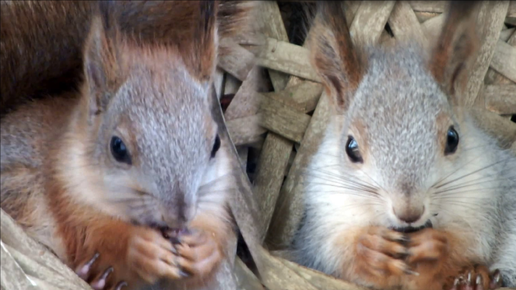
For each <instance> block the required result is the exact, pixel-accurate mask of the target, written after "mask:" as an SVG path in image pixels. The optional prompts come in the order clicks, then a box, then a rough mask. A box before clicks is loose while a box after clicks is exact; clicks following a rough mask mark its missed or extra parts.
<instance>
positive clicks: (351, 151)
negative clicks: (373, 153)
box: [346, 136, 364, 163]
mask: <svg viewBox="0 0 516 290" xmlns="http://www.w3.org/2000/svg"><path fill="white" fill-rule="evenodd" d="M346 154H348V157H349V159H350V160H351V162H353V163H358V162H360V163H362V162H364V160H362V155H361V154H360V150H359V148H358V143H357V141H356V140H355V138H353V137H352V136H349V137H348V142H347V143H346Z"/></svg>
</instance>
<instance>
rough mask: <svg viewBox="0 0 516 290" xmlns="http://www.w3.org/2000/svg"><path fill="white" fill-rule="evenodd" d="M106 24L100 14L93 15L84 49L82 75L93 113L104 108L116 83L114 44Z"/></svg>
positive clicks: (116, 63)
mask: <svg viewBox="0 0 516 290" xmlns="http://www.w3.org/2000/svg"><path fill="white" fill-rule="evenodd" d="M104 17H105V16H104ZM106 26H108V27H109V23H108V21H106V19H103V17H102V16H101V15H96V16H95V17H93V19H92V24H91V27H90V33H89V35H88V39H87V40H86V45H85V49H84V75H85V81H86V83H87V88H88V90H89V95H90V99H89V104H90V113H91V114H94V115H96V114H98V113H100V112H102V111H104V110H105V108H106V107H107V105H108V103H109V100H110V98H111V96H112V95H113V94H114V93H115V92H116V89H117V83H118V73H119V69H118V65H119V63H118V61H117V51H116V45H115V44H114V38H113V37H110V36H109V35H108V32H107V29H106Z"/></svg>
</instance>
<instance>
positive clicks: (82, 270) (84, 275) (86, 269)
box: [76, 253, 100, 280]
mask: <svg viewBox="0 0 516 290" xmlns="http://www.w3.org/2000/svg"><path fill="white" fill-rule="evenodd" d="M99 256H100V254H99V253H95V255H93V258H91V260H89V261H88V262H87V263H86V264H84V266H82V267H81V268H80V269H79V270H78V271H77V272H76V273H77V275H78V276H79V277H81V279H83V280H86V279H87V278H88V274H89V273H90V270H91V266H92V265H93V263H95V261H97V259H98V258H99Z"/></svg>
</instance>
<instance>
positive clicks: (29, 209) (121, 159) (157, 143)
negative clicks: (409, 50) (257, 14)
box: [0, 1, 234, 289]
mask: <svg viewBox="0 0 516 290" xmlns="http://www.w3.org/2000/svg"><path fill="white" fill-rule="evenodd" d="M30 3H31V4H30V5H36V6H38V5H39V4H37V3H35V2H30ZM64 3H66V2H64ZM2 5H13V7H11V8H13V9H14V7H16V5H20V4H16V3H10V4H5V3H4V2H2ZM66 5H68V4H66ZM119 5H121V6H119ZM123 5H124V4H115V3H109V2H101V3H100V5H99V6H100V9H98V11H99V12H92V13H93V14H92V15H94V16H92V17H91V21H88V22H89V23H90V24H91V25H90V29H89V33H88V35H87V37H86V40H85V41H82V42H84V49H83V55H82V57H81V58H80V59H82V60H83V63H82V64H81V65H80V66H81V67H82V68H83V70H84V72H83V75H84V81H83V82H82V84H81V86H80V88H79V90H78V92H69V93H67V94H66V95H63V96H58V97H57V96H56V97H51V98H46V99H43V100H39V101H34V102H31V103H28V104H25V105H21V106H19V107H18V108H17V109H16V110H14V111H12V112H10V113H9V114H7V115H6V116H5V117H4V118H3V119H2V126H1V130H0V133H1V163H0V171H1V207H2V209H3V210H5V211H6V212H7V213H8V214H10V215H11V216H12V217H13V218H14V219H15V220H16V221H17V222H18V223H19V224H20V225H22V226H23V227H24V229H25V230H26V231H27V233H28V234H29V235H31V236H32V237H34V238H35V239H37V240H38V241H40V242H41V243H43V244H44V245H46V246H47V247H49V248H50V249H51V250H52V251H53V252H54V253H55V254H56V255H58V256H59V257H60V258H61V259H62V260H63V261H64V262H65V263H66V264H67V265H69V266H70V267H71V268H73V269H75V270H76V271H77V273H78V274H79V275H80V276H81V277H82V278H84V279H85V280H86V281H88V282H89V283H90V284H91V285H92V286H93V287H94V288H95V289H104V288H105V289H112V288H115V287H117V288H120V287H121V286H123V285H127V287H128V288H129V289H140V288H141V287H145V285H151V284H156V283H158V284H159V286H160V287H161V288H163V289H169V288H170V287H177V288H179V289H183V288H188V289H190V288H192V287H197V286H203V287H204V286H206V285H209V283H210V281H211V278H213V276H214V274H215V273H216V271H217V266H218V265H219V264H220V261H221V260H222V259H224V258H225V256H226V255H227V253H226V249H227V245H228V239H229V238H230V237H231V236H232V235H234V234H233V224H232V221H231V219H230V214H229V211H228V206H227V202H228V198H229V196H230V194H231V192H232V190H231V187H232V182H231V174H230V173H231V170H230V166H229V158H228V155H227V154H229V153H228V152H229V151H228V144H224V141H223V140H221V139H220V138H219V137H218V134H217V131H218V128H217V124H216V122H215V121H214V119H213V117H212V115H211V112H210V107H209V96H210V94H211V93H212V84H213V83H212V75H213V73H214V71H215V66H216V62H217V44H218V40H217V39H218V37H219V36H220V33H221V32H220V31H221V28H220V25H217V15H220V14H218V13H220V11H219V10H218V8H219V6H218V4H217V2H215V1H200V2H198V1H196V2H193V1H188V2H177V3H176V4H175V5H176V6H175V8H176V9H185V11H190V12H191V13H190V12H189V13H190V14H188V15H190V16H192V17H193V19H195V20H196V21H192V22H191V23H192V27H184V29H183V28H182V29H181V30H180V31H177V30H176V29H177V27H176V28H174V27H172V28H170V27H169V28H170V29H169V30H167V29H165V28H164V27H162V28H161V30H160V29H158V30H156V31H146V32H145V30H144V29H142V31H143V32H142V31H139V32H138V31H131V29H130V28H128V27H127V26H125V29H122V28H124V25H127V24H128V23H130V22H131V21H135V22H138V21H140V22H144V20H141V19H140V18H139V17H144V15H140V14H138V13H136V12H135V13H134V15H127V14H125V15H123V13H121V14H118V13H119V12H120V11H122V12H123V11H124V9H123V8H122V9H120V7H124V6H123ZM128 5H131V4H128ZM136 5H138V4H136ZM142 5H143V4H142ZM149 5H150V6H149V7H147V8H148V9H155V8H152V7H151V6H152V4H149ZM58 6H59V5H57V6H55V7H58ZM77 7H79V5H78V6H77ZM157 7H159V5H158V6H157ZM3 8H4V7H3V6H2V11H3ZM33 8H34V7H33ZM77 9H79V8H77ZM81 9H82V8H81ZM188 9H190V10H188ZM29 10H30V9H29ZM77 11H79V10H77ZM81 11H82V10H81ZM92 11H93V10H92ZM168 12H171V10H169V11H162V12H160V11H158V12H157V14H152V15H158V16H159V15H161V16H163V17H164V15H165V13H168ZM3 13H4V12H2V14H3ZM56 13H57V12H56ZM81 13H82V12H81ZM161 13H163V14H161ZM120 15H123V17H122V16H120ZM174 15H176V16H177V15H178V14H177V13H176V14H174V13H171V17H173V16H174ZM181 15H183V16H184V14H181ZM61 17H63V18H67V16H66V15H62V16H61ZM77 17H78V16H77V15H76V17H71V18H73V19H75V20H77ZM81 17H83V16H80V17H78V18H81ZM125 17H127V19H126V22H124V21H120V19H125ZM146 17H150V16H148V15H147V16H146ZM86 18H89V16H87V17H86ZM129 19H132V20H129ZM176 20H177V21H181V17H178V18H177V19H176ZM3 21H4V18H3V17H2V24H3ZM67 21H72V20H70V19H68V20H67ZM170 21H172V20H170ZM170 21H169V22H170ZM65 23H66V21H64V22H63V23H61V24H62V25H65ZM54 24H55V23H54ZM56 25H57V24H56ZM68 25H72V26H73V25H75V23H73V21H72V23H68ZM57 26H58V25H57ZM57 26H56V27H55V29H56V31H57V30H59V29H58V27H57ZM78 26H81V27H78V28H77V29H78V30H76V31H73V30H74V29H70V30H69V31H68V32H67V33H72V34H73V33H76V32H77V31H79V30H81V31H82V29H84V27H82V24H80V25H78ZM133 27H134V26H133ZM61 28H62V29H63V30H68V28H67V27H61ZM3 29H4V28H3V27H2V33H3V32H4V30H3ZM63 33H65V32H63ZM160 33H161V34H160ZM152 35H154V38H153V37H151V36H152ZM38 37H39V38H41V37H50V35H46V36H45V35H43V36H38ZM64 37H66V36H64ZM50 38H52V37H50ZM78 39H79V38H74V37H70V38H69V41H71V42H75V41H77V42H76V43H74V45H77V43H79V42H81V41H80V40H78ZM40 40H41V39H40ZM45 41H46V42H48V43H49V44H50V43H51V42H52V40H49V39H48V40H45ZM57 41H58V42H59V40H57ZM29 42H30V41H29ZM64 42H66V41H64ZM13 45H14V44H13ZM74 45H72V46H74ZM3 49H4V46H2V50H3ZM61 49H62V47H61ZM74 49H77V47H76V48H74ZM36 51H39V50H38V49H36ZM59 51H61V50H59ZM42 53H43V52H42ZM49 53H50V54H52V55H51V56H49V59H47V60H42V63H44V64H45V65H46V66H44V67H38V68H35V71H39V72H48V71H49V70H52V67H51V65H50V63H52V61H51V59H52V60H58V59H59V57H58V53H57V51H54V52H52V51H50V52H49ZM43 54H44V53H43ZM71 54H74V53H73V52H70V55H71ZM23 55H30V58H31V59H33V60H34V63H38V62H39V60H37V55H38V53H37V52H36V55H34V54H32V53H31V52H23V51H21V52H19V54H18V56H17V57H21V56H23ZM70 55H65V56H64V58H65V59H68V60H70V59H73V58H75V57H74V56H70ZM65 61H66V60H65ZM74 61H75V60H74ZM6 62H7V61H5V59H4V55H3V51H2V70H3V69H4V68H5V67H4V64H5V63H6ZM29 63H32V62H29ZM34 63H33V64H34ZM57 63H59V62H58V61H57V62H56V65H57V66H59V65H58V64H57ZM39 64H41V63H39ZM66 66H68V65H67V64H64V65H63V66H62V67H59V68H57V69H58V70H62V71H64V69H63V67H66ZM70 67H71V66H70ZM29 68H30V67H29V66H28V67H27V69H29ZM9 70H12V71H16V69H15V68H10V69H9ZM19 75H24V77H29V76H30V75H31V74H30V73H28V74H25V73H23V72H20V74H19ZM19 75H18V76H19ZM20 79H24V78H20ZM2 83H3V82H2ZM2 85H3V84H2ZM19 86H20V83H19V82H17V81H14V83H13V84H11V85H6V86H5V87H4V86H2V94H4V92H10V93H13V92H16V91H17V90H19V89H20V88H18V87H19ZM160 230H161V231H160ZM164 230H167V231H171V232H172V233H174V235H176V239H177V240H178V244H177V245H173V244H172V243H171V242H170V240H169V239H166V238H165V237H164V236H163V233H162V231H164ZM92 257H93V259H92Z"/></svg>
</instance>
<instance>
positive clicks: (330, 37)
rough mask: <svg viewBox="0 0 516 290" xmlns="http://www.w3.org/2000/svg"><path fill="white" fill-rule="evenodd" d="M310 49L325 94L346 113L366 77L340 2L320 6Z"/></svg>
mask: <svg viewBox="0 0 516 290" xmlns="http://www.w3.org/2000/svg"><path fill="white" fill-rule="evenodd" d="M309 46H310V52H311V54H310V58H311V62H312V65H313V66H314V68H315V69H316V71H317V73H318V74H319V76H320V77H321V78H322V81H323V84H324V87H325V89H326V93H327V94H328V95H329V96H332V99H333V100H334V101H335V105H336V106H337V108H338V109H339V110H341V111H342V110H346V109H347V108H348V107H349V102H350V100H351V98H352V96H353V95H354V93H355V91H356V89H357V88H358V85H359V83H360V80H361V79H362V77H363V74H364V60H363V59H362V58H361V56H360V54H359V51H358V50H357V49H356V48H355V46H354V45H353V42H352V40H351V36H350V34H349V28H348V26H347V23H346V17H345V14H344V11H343V9H342V5H341V2H340V1H321V2H318V3H317V13H316V16H315V20H314V22H313V26H312V29H311V31H310V34H309Z"/></svg>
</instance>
